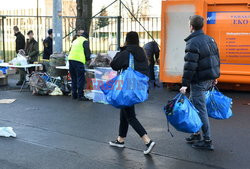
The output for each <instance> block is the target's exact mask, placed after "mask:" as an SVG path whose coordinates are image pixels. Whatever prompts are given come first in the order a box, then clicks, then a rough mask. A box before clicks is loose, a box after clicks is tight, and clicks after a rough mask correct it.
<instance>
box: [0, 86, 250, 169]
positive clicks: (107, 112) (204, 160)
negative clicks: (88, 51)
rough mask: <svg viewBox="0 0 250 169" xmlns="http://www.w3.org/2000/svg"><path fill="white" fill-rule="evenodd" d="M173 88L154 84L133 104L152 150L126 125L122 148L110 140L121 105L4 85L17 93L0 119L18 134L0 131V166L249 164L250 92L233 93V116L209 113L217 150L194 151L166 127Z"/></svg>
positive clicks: (204, 168) (118, 168)
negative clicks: (148, 151)
mask: <svg viewBox="0 0 250 169" xmlns="http://www.w3.org/2000/svg"><path fill="white" fill-rule="evenodd" d="M175 94H176V93H175V92H169V91H168V90H166V89H157V90H154V91H153V92H152V93H151V94H150V99H149V101H147V102H146V103H144V104H140V105H138V106H136V111H137V114H138V119H139V120H140V121H141V122H142V123H143V124H144V125H145V128H146V129H147V131H148V133H149V135H150V136H151V137H152V138H153V139H154V141H155V142H156V143H157V145H156V147H155V149H154V151H153V153H152V155H151V156H144V155H143V153H142V150H143V149H144V145H143V144H142V142H141V140H140V139H139V137H138V136H137V135H136V133H135V132H134V131H133V130H132V129H131V128H130V129H129V134H128V138H127V142H126V148H125V149H117V148H112V147H109V145H108V141H110V139H114V138H115V137H116V134H117V132H118V125H119V111H118V110H117V109H115V108H112V107H111V106H108V105H102V104H96V103H92V102H78V101H73V100H71V99H70V97H64V96H61V97H53V96H40V97H39V96H32V95H31V93H30V92H22V93H20V92H18V91H17V90H11V91H1V90H0V98H1V99H2V98H16V99H17V100H16V102H14V103H12V104H8V105H7V104H1V105H0V126H12V127H13V128H14V130H15V132H16V133H17V138H16V139H13V138H0V149H1V153H0V163H1V168H4V169H85V168H86V169H123V168H124V169H125V168H134V169H138V168H148V169H154V168H164V169H166V168H167V169H208V168H216V169H217V168H218V169H220V168H228V169H236V168H237V169H248V168H250V165H249V157H250V152H249V147H250V142H249V138H250V132H249V130H250V123H249V121H250V114H249V113H250V111H249V110H250V106H248V105H246V104H247V103H248V102H250V95H249V93H239V92H230V93H226V94H227V95H228V96H230V97H233V99H234V107H233V111H234V113H235V116H234V117H233V118H231V119H229V120H225V121H217V120H212V121H211V122H212V133H213V139H214V145H215V151H214V152H207V151H197V150H194V149H192V148H191V146H190V145H187V144H186V143H185V142H184V137H186V136H188V135H187V134H184V133H179V132H176V131H175V130H174V129H173V128H172V132H173V134H174V137H173V138H172V137H171V136H170V134H168V133H167V124H166V118H165V115H164V113H163V111H162V107H163V105H164V104H166V102H167V100H168V99H169V98H171V97H173V96H174V95H175Z"/></svg>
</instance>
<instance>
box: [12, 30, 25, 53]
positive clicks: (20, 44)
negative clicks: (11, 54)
mask: <svg viewBox="0 0 250 169" xmlns="http://www.w3.org/2000/svg"><path fill="white" fill-rule="evenodd" d="M13 30H14V33H15V36H16V54H18V52H19V50H20V49H24V48H25V37H24V36H23V34H22V33H21V32H20V31H19V28H18V27H17V26H14V28H13Z"/></svg>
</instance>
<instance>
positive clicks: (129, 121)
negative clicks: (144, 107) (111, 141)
mask: <svg viewBox="0 0 250 169" xmlns="http://www.w3.org/2000/svg"><path fill="white" fill-rule="evenodd" d="M129 125H131V126H132V127H133V129H134V130H135V131H136V132H137V134H138V135H139V136H140V137H142V136H144V135H145V134H147V132H146V130H145V129H144V128H143V126H142V125H141V123H140V122H139V121H138V120H137V118H136V115H135V106H132V107H127V108H124V109H121V112H120V127H119V136H120V137H123V138H125V137H126V136H127V133H128V127H129Z"/></svg>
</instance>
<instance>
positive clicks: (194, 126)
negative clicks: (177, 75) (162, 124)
mask: <svg viewBox="0 0 250 169" xmlns="http://www.w3.org/2000/svg"><path fill="white" fill-rule="evenodd" d="M173 103H174V105H173V106H172V108H171V109H169V108H168V109H167V106H166V107H165V108H164V110H165V114H166V116H167V120H168V122H169V123H170V124H171V125H172V126H173V127H174V128H175V129H176V130H178V131H182V132H185V133H196V132H198V131H199V130H200V128H201V126H202V125H203V124H202V122H201V119H200V117H199V114H198V113H199V112H198V110H197V109H196V108H195V107H194V106H193V104H192V103H191V102H190V101H189V99H188V98H187V97H186V96H185V95H183V94H178V95H177V96H176V97H175V98H174V99H173V100H172V101H170V102H169V105H172V104H173Z"/></svg>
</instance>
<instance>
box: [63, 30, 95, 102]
mask: <svg viewBox="0 0 250 169" xmlns="http://www.w3.org/2000/svg"><path fill="white" fill-rule="evenodd" d="M88 38H89V36H88V34H87V33H86V32H84V33H82V34H81V36H78V37H77V38H76V39H75V40H74V41H73V42H72V45H71V50H70V53H69V56H68V59H69V72H70V76H71V80H72V99H74V100H77V99H78V100H79V101H87V100H88V99H87V98H86V97H85V96H84V93H83V89H84V84H85V66H84V65H85V64H86V62H87V61H89V60H90V55H91V51H90V48H89V41H88Z"/></svg>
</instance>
